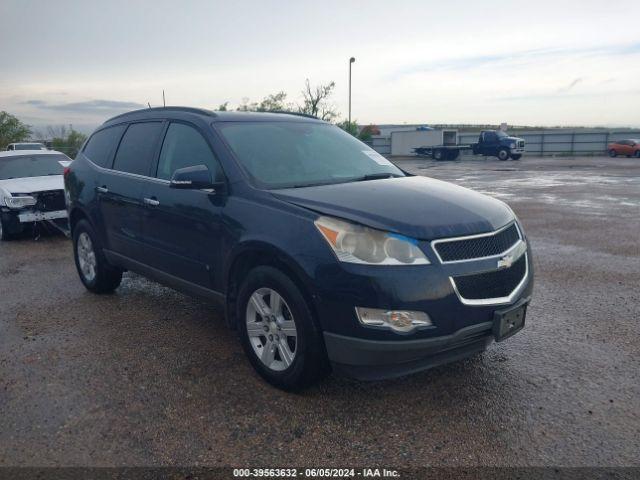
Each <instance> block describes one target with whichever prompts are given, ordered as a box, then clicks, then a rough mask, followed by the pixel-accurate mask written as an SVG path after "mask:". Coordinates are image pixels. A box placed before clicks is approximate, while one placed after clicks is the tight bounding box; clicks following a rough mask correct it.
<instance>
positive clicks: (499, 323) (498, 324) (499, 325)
mask: <svg viewBox="0 0 640 480" xmlns="http://www.w3.org/2000/svg"><path fill="white" fill-rule="evenodd" d="M526 315H527V304H526V303H525V304H520V305H517V306H515V307H513V308H509V309H507V310H499V311H497V312H495V313H494V314H493V336H494V337H495V339H496V342H501V341H503V340H506V339H507V338H509V337H510V336H512V335H514V334H516V333H518V332H519V331H520V330H522V329H523V328H524V319H525V317H526Z"/></svg>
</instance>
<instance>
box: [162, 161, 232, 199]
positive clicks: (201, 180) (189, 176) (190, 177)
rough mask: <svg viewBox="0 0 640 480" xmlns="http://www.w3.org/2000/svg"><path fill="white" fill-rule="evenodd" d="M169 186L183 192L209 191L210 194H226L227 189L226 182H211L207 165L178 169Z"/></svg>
mask: <svg viewBox="0 0 640 480" xmlns="http://www.w3.org/2000/svg"><path fill="white" fill-rule="evenodd" d="M169 186H170V187H171V188H178V189H182V190H208V191H209V193H224V191H225V188H226V185H225V183H224V182H216V183H214V182H213V181H212V180H211V172H210V171H209V168H207V166H206V165H194V166H192V167H184V168H179V169H177V170H176V171H175V172H173V176H172V177H171V182H170V184H169Z"/></svg>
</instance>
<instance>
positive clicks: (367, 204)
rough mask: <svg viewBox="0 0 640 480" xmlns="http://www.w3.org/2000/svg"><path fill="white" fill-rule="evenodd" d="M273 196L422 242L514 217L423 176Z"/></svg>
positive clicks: (494, 203)
mask: <svg viewBox="0 0 640 480" xmlns="http://www.w3.org/2000/svg"><path fill="white" fill-rule="evenodd" d="M271 193H272V194H273V195H274V196H275V197H277V198H279V199H280V200H284V201H286V202H289V203H292V204H295V205H298V206H301V207H305V208H308V209H310V210H314V211H316V212H319V213H321V214H324V215H331V216H335V217H339V218H344V219H347V220H351V221H354V222H357V223H360V224H363V225H367V226H369V227H372V228H377V229H380V230H388V231H392V232H396V233H400V234H402V235H407V236H409V237H413V238H417V239H422V240H433V239H435V238H443V237H456V236H462V235H471V234H476V233H485V232H490V231H493V230H496V229H498V228H500V227H502V226H504V225H506V224H507V223H509V222H510V221H511V220H513V218H514V217H513V213H512V212H511V209H510V208H509V207H508V206H507V205H506V204H505V203H503V202H501V201H500V200H496V199H494V198H491V197H489V196H486V195H483V194H481V193H477V192H474V191H473V190H469V189H467V188H463V187H459V186H457V185H454V184H452V183H448V182H443V181H440V180H435V179H432V178H427V177H421V176H415V177H402V178H390V179H384V180H369V181H363V182H350V183H340V184H336V185H323V186H317V187H304V188H288V189H283V190H277V191H272V192H271Z"/></svg>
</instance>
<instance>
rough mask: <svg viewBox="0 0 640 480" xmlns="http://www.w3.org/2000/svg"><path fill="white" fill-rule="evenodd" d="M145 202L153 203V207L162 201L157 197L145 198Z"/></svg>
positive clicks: (147, 203)
mask: <svg viewBox="0 0 640 480" xmlns="http://www.w3.org/2000/svg"><path fill="white" fill-rule="evenodd" d="M144 203H145V204H146V205H151V206H153V207H157V206H158V205H160V202H159V201H158V200H156V199H155V198H145V199H144Z"/></svg>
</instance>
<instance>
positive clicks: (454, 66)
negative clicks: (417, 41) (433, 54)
mask: <svg viewBox="0 0 640 480" xmlns="http://www.w3.org/2000/svg"><path fill="white" fill-rule="evenodd" d="M638 53H640V43H632V44H618V45H605V46H601V47H581V48H569V47H565V48H542V49H535V50H520V51H514V52H507V53H501V54H495V55H475V56H467V57H458V58H446V59H442V60H436V61H432V62H426V63H419V64H414V65H408V66H405V67H403V68H401V69H398V70H396V71H395V72H393V73H392V74H391V77H395V78H397V77H400V76H403V75H412V74H417V73H431V72H439V71H459V70H468V69H473V68H480V67H500V66H504V67H507V68H510V69H513V68H514V67H515V66H523V65H528V64H532V63H536V62H540V61H549V60H551V59H554V58H564V57H571V56H580V57H602V56H609V57H610V56H623V55H636V54H638Z"/></svg>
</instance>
